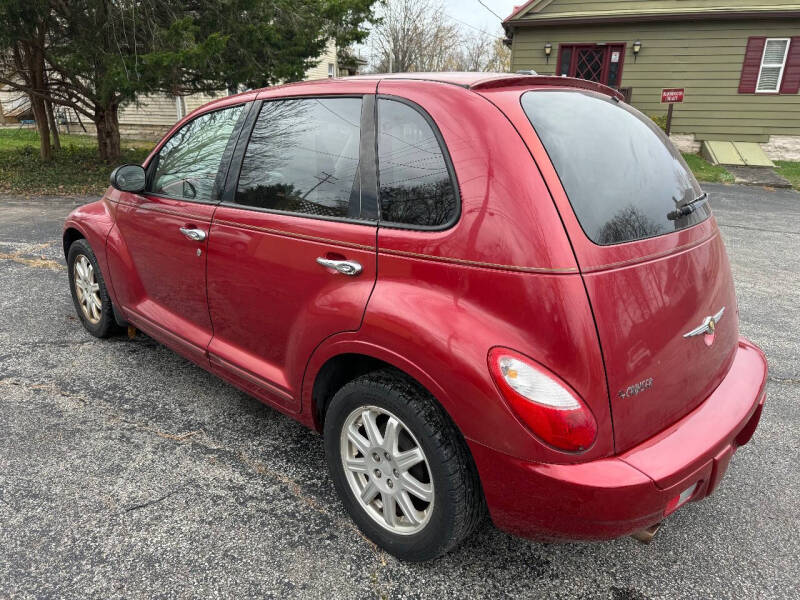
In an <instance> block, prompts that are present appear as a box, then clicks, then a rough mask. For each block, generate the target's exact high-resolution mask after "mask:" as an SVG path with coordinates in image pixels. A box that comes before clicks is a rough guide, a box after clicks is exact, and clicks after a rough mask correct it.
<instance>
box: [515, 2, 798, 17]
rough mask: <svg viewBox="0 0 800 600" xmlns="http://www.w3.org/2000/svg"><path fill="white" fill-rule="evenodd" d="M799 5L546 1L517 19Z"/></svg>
mask: <svg viewBox="0 0 800 600" xmlns="http://www.w3.org/2000/svg"><path fill="white" fill-rule="evenodd" d="M797 9H800V3H798V2H786V1H784V2H774V1H772V2H770V1H769V0H725V1H721V0H615V1H613V2H606V1H605V0H551V1H549V2H548V0H544V1H543V2H540V3H537V4H534V5H532V6H531V7H530V8H528V10H526V11H524V12H523V13H521V14H520V15H518V16H517V19H537V18H541V19H550V18H554V17H584V16H599V15H625V14H664V13H691V12H700V11H713V12H720V13H727V12H737V11H745V10H746V11H759V10H797Z"/></svg>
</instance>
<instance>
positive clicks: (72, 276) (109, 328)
mask: <svg viewBox="0 0 800 600" xmlns="http://www.w3.org/2000/svg"><path fill="white" fill-rule="evenodd" d="M67 272H68V273H69V289H70V292H72V302H73V304H74V305H75V311H76V312H77V313H78V318H79V319H80V320H81V323H83V327H84V329H86V331H88V332H89V333H91V334H92V335H93V336H95V337H98V338H105V337H108V336H110V335H111V334H112V333H113V332H114V331H115V330H116V327H117V326H116V323H115V322H114V309H113V308H112V306H111V299H110V298H109V297H108V290H107V289H106V284H105V281H104V280H103V274H102V273H101V272H100V266H99V265H98V263H97V257H96V256H95V255H94V252H93V251H92V247H91V246H90V245H89V242H87V241H86V240H84V239H80V240H75V241H74V242H73V243H72V245H71V246H70V247H69V252H68V253H67Z"/></svg>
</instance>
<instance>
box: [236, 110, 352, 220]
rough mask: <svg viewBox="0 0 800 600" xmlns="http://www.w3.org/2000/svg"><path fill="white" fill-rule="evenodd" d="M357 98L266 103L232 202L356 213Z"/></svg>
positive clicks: (343, 214) (323, 212)
mask: <svg viewBox="0 0 800 600" xmlns="http://www.w3.org/2000/svg"><path fill="white" fill-rule="evenodd" d="M360 123H361V99H360V98H307V99H299V100H277V101H272V102H264V104H263V106H262V107H261V112H260V114H259V116H258V119H257V120H256V124H255V127H254V128H253V132H252V134H251V136H250V141H249V143H248V145H247V150H246V152H245V156H244V159H243V161H242V170H241V174H240V176H239V184H238V188H237V192H236V202H237V203H238V204H245V205H248V206H255V207H259V208H267V209H272V210H280V211H286V212H292V213H302V214H309V215H318V216H327V217H352V218H358V217H359V215H360V174H359V138H360V133H361V127H360Z"/></svg>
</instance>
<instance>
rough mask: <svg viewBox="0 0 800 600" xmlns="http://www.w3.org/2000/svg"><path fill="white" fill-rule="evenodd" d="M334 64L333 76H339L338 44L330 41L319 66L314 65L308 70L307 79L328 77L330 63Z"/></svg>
mask: <svg viewBox="0 0 800 600" xmlns="http://www.w3.org/2000/svg"><path fill="white" fill-rule="evenodd" d="M329 64H331V65H333V76H334V77H337V76H338V74H339V65H338V62H337V60H336V44H334V43H333V42H328V46H327V48H326V49H325V54H323V55H322V56H321V57H320V59H319V62H318V63H317V66H315V67H312V68H311V69H309V70H308V71H306V77H305V78H306V79H326V78H327V77H328V65H329Z"/></svg>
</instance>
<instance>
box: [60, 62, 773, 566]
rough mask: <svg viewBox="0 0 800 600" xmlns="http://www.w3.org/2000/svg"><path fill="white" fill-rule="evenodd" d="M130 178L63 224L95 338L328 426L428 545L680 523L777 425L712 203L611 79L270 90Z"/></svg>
mask: <svg viewBox="0 0 800 600" xmlns="http://www.w3.org/2000/svg"><path fill="white" fill-rule="evenodd" d="M111 184H112V187H111V188H109V190H108V191H107V193H106V194H105V196H104V197H103V199H102V200H100V201H99V202H95V203H93V204H89V205H87V206H83V207H81V208H79V209H77V210H76V211H75V212H73V213H72V214H71V215H70V216H69V218H68V219H67V221H66V224H65V229H64V251H65V253H66V255H67V261H68V265H69V278H70V285H71V289H72V295H73V299H74V303H75V307H76V309H77V312H78V315H79V316H80V318H81V320H82V321H83V324H84V326H85V327H86V329H87V330H88V331H89V333H91V334H93V335H95V336H98V337H104V336H106V335H109V334H110V333H111V332H112V331H113V330H114V328H115V327H116V326H124V325H129V326H133V327H136V328H138V329H140V330H142V331H143V332H145V333H147V334H148V335H149V336H152V337H153V338H155V339H156V340H158V341H160V342H162V343H163V344H165V345H166V346H169V347H170V348H172V349H174V350H175V351H176V352H178V353H179V354H181V355H182V356H185V357H186V358H188V359H190V360H192V361H193V362H195V363H197V364H198V365H200V366H201V367H203V368H204V369H208V370H210V371H212V372H214V373H216V374H218V375H219V376H220V377H222V378H223V379H225V380H227V381H229V382H230V383H232V384H233V385H235V386H237V387H239V388H241V389H242V390H244V391H246V392H248V393H249V394H252V395H253V396H255V397H256V398H258V399H260V400H262V401H263V402H265V403H267V404H269V405H271V406H273V407H275V408H276V409H278V410H280V411H282V412H284V413H286V414H287V415H290V416H292V417H293V418H295V419H297V420H299V421H300V422H302V423H304V424H306V425H308V426H309V427H313V428H315V429H316V430H318V431H320V432H322V433H323V434H324V446H325V453H326V457H327V461H328V465H329V468H330V474H331V478H332V479H333V482H334V484H335V485H336V488H337V490H338V492H339V494H340V496H341V498H342V501H343V503H344V505H345V507H346V508H347V510H348V511H349V513H350V515H351V516H352V518H353V519H354V520H355V522H356V523H357V524H358V526H359V527H360V528H361V529H362V531H363V532H364V533H365V534H366V535H367V536H368V537H369V538H370V539H372V540H374V541H375V542H376V543H377V544H378V545H380V546H381V547H383V548H385V549H386V550H387V551H389V552H391V553H392V554H394V555H396V556H398V557H401V558H403V559H409V560H425V559H430V558H432V557H435V556H438V555H440V554H442V553H444V552H446V551H448V550H449V549H451V548H453V547H454V546H455V545H456V544H458V543H459V542H460V541H461V540H463V539H464V538H465V537H466V536H467V535H468V534H469V533H470V532H471V531H472V530H473V528H474V527H475V525H476V524H477V523H478V522H479V521H480V520H481V518H482V517H483V515H484V513H485V511H486V509H487V508H488V512H489V514H490V515H491V518H492V520H493V521H494V523H495V524H496V525H497V526H498V527H500V528H501V529H504V530H506V531H509V532H513V533H515V534H519V535H523V536H528V537H533V538H537V539H604V538H614V537H618V536H622V535H627V534H637V535H639V537H644V536H646V535H648V532H649V534H652V532H653V529H652V527H653V526H654V525H655V524H657V523H659V522H660V521H662V520H663V519H664V517H666V516H667V515H669V514H670V513H672V512H673V511H675V510H676V509H677V508H679V507H680V506H681V505H683V504H685V503H686V502H690V501H696V500H700V499H702V498H705V497H706V496H708V495H709V494H711V493H712V492H713V490H714V489H715V488H716V487H717V485H718V484H719V482H720V480H721V479H722V477H723V474H724V473H725V470H726V468H727V467H728V463H729V461H730V459H731V456H732V455H733V453H734V452H735V450H736V449H737V448H738V447H739V446H741V445H743V444H746V443H747V442H748V440H749V439H750V437H751V436H752V434H753V431H754V430H755V428H756V426H757V424H758V421H759V417H760V415H761V410H762V407H763V404H764V397H765V379H766V373H767V364H766V360H765V358H764V355H763V353H762V352H761V351H760V350H759V349H758V348H757V347H756V346H755V345H753V344H752V343H750V342H749V341H747V340H745V339H744V338H742V337H740V336H739V333H738V326H737V312H738V309H737V305H736V297H735V295H734V289H733V281H732V278H731V270H730V266H729V264H728V259H727V256H726V253H725V248H724V246H723V243H722V239H721V237H720V233H719V230H718V228H717V224H716V221H715V220H714V217H713V216H712V215H711V210H710V207H709V205H708V202H707V197H706V194H704V193H703V192H702V190H701V189H700V187H699V185H698V183H697V181H696V180H695V179H694V177H693V176H692V173H691V171H690V170H689V169H688V167H687V166H686V163H685V162H684V161H683V159H682V158H681V155H680V154H679V153H678V152H677V151H676V150H675V149H674V148H673V147H672V145H671V144H670V143H669V141H668V139H667V138H666V137H665V136H664V134H663V133H662V132H661V130H660V129H659V128H658V127H656V126H655V125H654V124H653V123H652V122H651V121H650V120H649V119H647V118H646V117H644V116H643V115H642V114H641V113H639V112H637V111H636V110H634V109H633V108H631V107H630V106H628V105H627V104H625V103H624V102H623V101H622V99H621V96H620V94H619V93H618V92H616V91H614V90H612V89H609V88H606V87H604V86H601V85H597V84H594V83H590V82H587V81H581V80H574V79H568V78H553V77H540V76H518V75H492V74H468V73H467V74H463V73H462V74H452V73H451V74H424V75H417V74H403V75H393V76H364V77H354V78H348V79H345V80H328V81H322V82H308V83H300V84H292V85H285V86H280V87H275V88H269V89H265V90H259V91H252V92H247V93H244V94H240V95H237V96H230V97H227V98H223V99H220V100H217V101H214V102H211V103H210V104H207V105H206V106H204V107H203V108H201V109H199V110H197V111H195V112H194V113H192V114H191V115H189V116H188V117H186V118H185V119H184V120H182V121H181V122H180V123H178V124H177V125H176V126H175V127H174V128H173V129H172V131H170V133H169V134H168V135H167V136H166V137H165V138H164V139H163V140H162V141H161V142H160V143H159V144H158V146H156V148H155V150H154V151H153V152H152V154H151V155H150V156H149V157H148V159H147V160H146V161H145V163H144V166H143V167H140V166H137V165H125V166H122V167H119V168H118V169H117V170H115V171H114V173H113V174H112V176H111ZM648 528H650V529H648Z"/></svg>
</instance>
